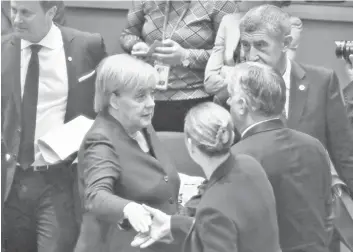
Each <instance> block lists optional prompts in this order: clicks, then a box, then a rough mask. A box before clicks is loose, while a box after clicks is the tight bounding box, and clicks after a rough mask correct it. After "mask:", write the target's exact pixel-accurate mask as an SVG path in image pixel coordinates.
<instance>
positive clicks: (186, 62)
mask: <svg viewBox="0 0 353 252" xmlns="http://www.w3.org/2000/svg"><path fill="white" fill-rule="evenodd" d="M189 58H190V52H189V50H185V55H184V57H183V59H182V61H181V65H182V66H183V67H185V68H186V67H188V66H189V65H190V60H189Z"/></svg>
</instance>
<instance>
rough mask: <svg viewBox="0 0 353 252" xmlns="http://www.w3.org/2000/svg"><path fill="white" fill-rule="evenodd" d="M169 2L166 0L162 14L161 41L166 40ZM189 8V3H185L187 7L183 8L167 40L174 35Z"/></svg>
mask: <svg viewBox="0 0 353 252" xmlns="http://www.w3.org/2000/svg"><path fill="white" fill-rule="evenodd" d="M170 1H171V0H166V8H165V12H164V22H163V33H162V40H165V39H166V32H167V24H168V21H169V12H170V5H171V2H170ZM189 7H190V2H188V3H187V5H186V6H185V9H184V11H183V13H182V14H181V15H180V17H179V19H178V21H177V23H176V24H175V26H174V28H173V30H172V33H171V34H170V35H169V38H172V36H173V34H174V33H175V31H176V29H177V28H178V26H179V24H180V22H181V20H182V19H183V18H184V17H185V15H186V12H187V11H188V10H189Z"/></svg>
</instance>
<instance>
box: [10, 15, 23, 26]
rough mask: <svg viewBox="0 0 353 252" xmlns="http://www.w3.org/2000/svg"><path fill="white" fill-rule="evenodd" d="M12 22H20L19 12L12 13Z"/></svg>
mask: <svg viewBox="0 0 353 252" xmlns="http://www.w3.org/2000/svg"><path fill="white" fill-rule="evenodd" d="M12 22H13V23H14V24H18V23H21V22H22V18H21V15H20V14H19V13H17V14H13V15H12Z"/></svg>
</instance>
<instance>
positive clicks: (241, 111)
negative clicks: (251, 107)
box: [238, 97, 248, 115]
mask: <svg viewBox="0 0 353 252" xmlns="http://www.w3.org/2000/svg"><path fill="white" fill-rule="evenodd" d="M238 103H239V114H240V115H245V113H246V111H247V110H248V103H247V101H246V99H245V98H244V97H241V98H240V99H239V101H238Z"/></svg>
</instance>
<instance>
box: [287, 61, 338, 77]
mask: <svg viewBox="0 0 353 252" xmlns="http://www.w3.org/2000/svg"><path fill="white" fill-rule="evenodd" d="M292 68H294V69H297V71H298V68H299V69H300V68H301V70H303V71H304V72H305V74H306V77H308V78H315V79H318V78H320V79H330V78H331V76H332V75H333V74H334V70H333V69H329V68H326V67H322V66H316V65H311V64H305V63H299V62H295V61H292Z"/></svg>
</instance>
